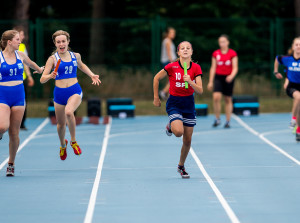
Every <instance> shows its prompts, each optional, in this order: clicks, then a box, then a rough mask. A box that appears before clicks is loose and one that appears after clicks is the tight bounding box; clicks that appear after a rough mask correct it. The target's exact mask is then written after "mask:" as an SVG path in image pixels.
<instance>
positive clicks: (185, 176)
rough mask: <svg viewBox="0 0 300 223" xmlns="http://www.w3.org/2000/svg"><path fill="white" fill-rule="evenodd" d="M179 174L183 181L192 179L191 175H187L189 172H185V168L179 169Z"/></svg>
mask: <svg viewBox="0 0 300 223" xmlns="http://www.w3.org/2000/svg"><path fill="white" fill-rule="evenodd" d="M177 172H178V173H180V175H181V177H182V178H183V179H187V178H190V175H189V174H188V173H187V172H185V168H184V167H183V168H179V167H178V168H177Z"/></svg>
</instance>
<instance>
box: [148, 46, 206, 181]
mask: <svg viewBox="0 0 300 223" xmlns="http://www.w3.org/2000/svg"><path fill="white" fill-rule="evenodd" d="M177 54H178V56H179V59H178V60H177V61H176V62H173V63H171V64H168V65H167V66H165V68H164V69H163V70H161V71H160V72H158V73H157V74H156V75H155V77H154V80H153V91H154V100H153V104H154V106H157V107H160V106H161V102H160V100H159V96H158V86H159V81H160V80H161V79H163V78H165V77H166V76H169V82H170V90H169V92H170V96H169V98H168V101H167V105H166V110H167V113H168V116H169V123H168V124H167V127H166V129H167V130H166V133H167V135H168V136H171V135H172V133H173V134H174V135H175V136H176V137H181V136H183V144H182V147H181V155H180V161H179V164H178V169H177V171H178V172H179V173H180V174H181V176H182V178H189V177H190V176H189V174H188V173H187V172H186V171H185V168H184V163H185V160H186V158H187V155H188V153H189V151H190V147H191V141H192V134H193V131H194V126H195V125H196V111H195V102H194V95H193V93H194V92H196V93H198V94H202V92H203V89H202V79H201V74H202V71H201V67H200V66H199V65H198V64H196V63H193V62H192V59H191V56H192V54H193V49H192V45H191V43H189V42H187V41H184V42H182V43H180V44H179V46H178V48H177ZM184 62H185V63H186V64H187V68H188V69H187V75H184V69H183V64H184ZM185 81H186V82H188V89H186V88H185Z"/></svg>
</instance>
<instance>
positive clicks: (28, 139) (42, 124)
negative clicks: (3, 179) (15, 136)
mask: <svg viewBox="0 0 300 223" xmlns="http://www.w3.org/2000/svg"><path fill="white" fill-rule="evenodd" d="M48 122H49V118H46V119H45V120H44V121H43V122H42V123H41V124H40V125H39V126H38V127H37V128H36V130H34V132H33V133H31V135H30V136H29V137H28V138H26V139H25V141H24V142H23V143H22V144H21V145H20V146H19V149H18V152H17V153H19V152H20V151H21V150H22V149H23V148H24V147H25V146H26V145H27V144H28V143H29V141H30V140H32V139H33V138H34V137H35V136H36V135H37V134H38V133H39V132H40V131H41V130H42V129H43V128H44V127H45V125H47V124H48ZM8 159H9V157H8V158H7V159H6V160H4V161H3V162H2V163H1V164H0V170H1V169H2V168H3V167H4V166H5V165H6V163H7V162H8Z"/></svg>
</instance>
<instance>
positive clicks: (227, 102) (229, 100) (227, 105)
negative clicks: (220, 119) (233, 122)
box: [224, 96, 233, 122]
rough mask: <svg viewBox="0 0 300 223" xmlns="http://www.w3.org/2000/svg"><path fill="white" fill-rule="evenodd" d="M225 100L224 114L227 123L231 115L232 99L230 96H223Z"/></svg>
mask: <svg viewBox="0 0 300 223" xmlns="http://www.w3.org/2000/svg"><path fill="white" fill-rule="evenodd" d="M224 100H225V114H226V121H227V122H229V121H230V118H231V113H232V109H233V108H232V97H231V96H224Z"/></svg>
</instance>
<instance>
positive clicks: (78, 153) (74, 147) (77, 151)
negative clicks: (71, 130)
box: [70, 141, 81, 155]
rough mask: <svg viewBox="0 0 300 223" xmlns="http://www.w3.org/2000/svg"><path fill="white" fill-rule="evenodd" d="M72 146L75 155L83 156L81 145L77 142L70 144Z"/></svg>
mask: <svg viewBox="0 0 300 223" xmlns="http://www.w3.org/2000/svg"><path fill="white" fill-rule="evenodd" d="M70 144H71V146H72V148H73V150H74V153H75V155H80V154H81V149H80V147H79V145H78V144H77V142H76V141H75V142H70Z"/></svg>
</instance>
